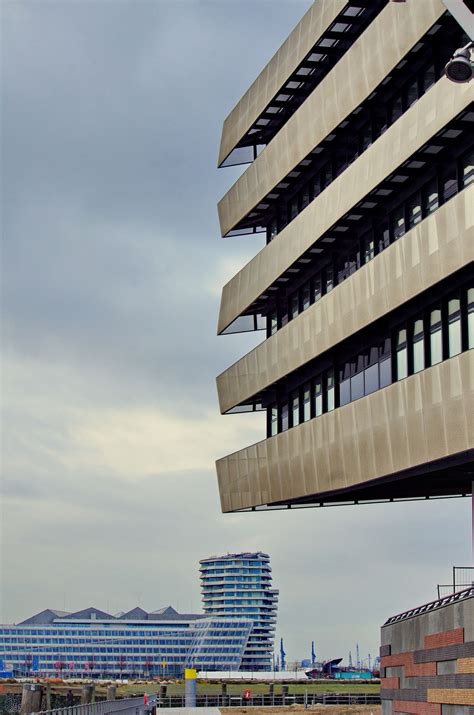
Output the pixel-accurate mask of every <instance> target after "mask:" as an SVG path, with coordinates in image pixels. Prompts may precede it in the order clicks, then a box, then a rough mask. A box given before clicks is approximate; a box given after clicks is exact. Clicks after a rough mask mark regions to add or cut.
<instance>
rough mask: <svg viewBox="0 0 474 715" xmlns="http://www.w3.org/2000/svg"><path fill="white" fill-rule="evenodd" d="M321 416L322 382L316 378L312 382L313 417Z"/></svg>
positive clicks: (319, 378)
mask: <svg viewBox="0 0 474 715" xmlns="http://www.w3.org/2000/svg"><path fill="white" fill-rule="evenodd" d="M322 414H323V381H322V379H321V377H317V378H316V379H315V381H314V416H315V417H319V415H322Z"/></svg>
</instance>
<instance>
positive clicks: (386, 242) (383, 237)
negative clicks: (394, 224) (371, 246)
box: [376, 224, 390, 253]
mask: <svg viewBox="0 0 474 715" xmlns="http://www.w3.org/2000/svg"><path fill="white" fill-rule="evenodd" d="M376 240H377V247H378V253H380V252H381V251H384V250H385V249H386V248H388V247H389V246H390V231H389V229H388V226H387V225H386V224H382V225H381V226H379V227H378V228H377V230H376Z"/></svg>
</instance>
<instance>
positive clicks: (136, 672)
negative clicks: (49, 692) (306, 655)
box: [0, 608, 252, 677]
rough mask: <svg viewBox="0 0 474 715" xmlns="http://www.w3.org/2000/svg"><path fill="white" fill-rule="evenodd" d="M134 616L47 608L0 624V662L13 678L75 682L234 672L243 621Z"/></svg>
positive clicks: (248, 625) (246, 624)
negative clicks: (202, 671) (38, 676)
mask: <svg viewBox="0 0 474 715" xmlns="http://www.w3.org/2000/svg"><path fill="white" fill-rule="evenodd" d="M136 611H141V609H135V611H134V612H131V613H133V614H134V615H133V616H131V617H127V615H128V614H124V615H120V616H116V617H114V616H111V615H110V614H104V613H103V612H101V611H98V610H95V609H87V610H86V611H82V612H79V613H78V614H77V615H76V614H61V615H58V614H57V612H54V611H49V610H48V611H43V612H42V613H40V614H38V615H36V616H33V617H32V618H30V619H28V620H27V621H25V622H23V623H21V624H18V625H8V626H0V661H3V667H4V668H5V669H6V670H12V671H13V672H14V674H16V675H30V674H34V673H38V674H44V675H63V676H65V675H70V676H75V677H78V676H85V675H87V676H92V677H101V676H106V677H111V676H112V677H119V676H123V677H132V676H142V677H143V676H145V677H153V676H155V675H162V674H164V675H174V676H181V675H182V674H183V671H184V668H185V667H195V668H197V669H206V670H214V669H215V670H235V669H238V668H239V667H240V665H241V660H242V655H243V652H244V649H245V646H246V645H247V641H248V638H249V633H250V631H251V629H252V622H251V621H250V620H248V619H244V618H240V619H225V618H207V617H205V616H202V615H196V614H189V615H184V614H178V613H177V612H176V611H174V609H172V608H169V609H165V610H164V611H163V612H155V613H151V614H147V613H146V612H144V611H143V612H140V613H139V614H138V615H139V617H138V618H137V617H136V616H137V613H136ZM75 616H76V617H75ZM77 616H80V617H77Z"/></svg>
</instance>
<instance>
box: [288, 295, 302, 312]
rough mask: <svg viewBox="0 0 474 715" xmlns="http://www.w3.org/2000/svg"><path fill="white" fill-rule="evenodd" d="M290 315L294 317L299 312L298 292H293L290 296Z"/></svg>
mask: <svg viewBox="0 0 474 715" xmlns="http://www.w3.org/2000/svg"><path fill="white" fill-rule="evenodd" d="M290 302H291V317H292V318H296V317H297V316H298V313H299V312H300V302H299V295H298V293H293V295H292V296H291V301H290Z"/></svg>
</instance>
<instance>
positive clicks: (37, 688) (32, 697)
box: [20, 683, 43, 715]
mask: <svg viewBox="0 0 474 715" xmlns="http://www.w3.org/2000/svg"><path fill="white" fill-rule="evenodd" d="M42 696H43V688H42V687H41V685H39V683H24V684H23V688H22V691H21V706H20V713H21V715H27V714H29V713H39V712H41V698H42Z"/></svg>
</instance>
